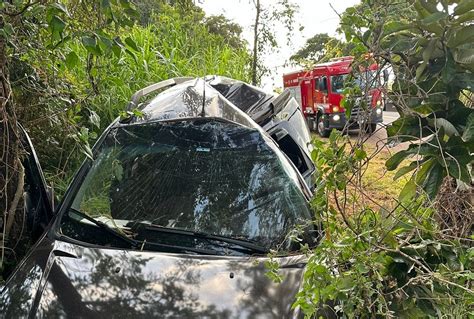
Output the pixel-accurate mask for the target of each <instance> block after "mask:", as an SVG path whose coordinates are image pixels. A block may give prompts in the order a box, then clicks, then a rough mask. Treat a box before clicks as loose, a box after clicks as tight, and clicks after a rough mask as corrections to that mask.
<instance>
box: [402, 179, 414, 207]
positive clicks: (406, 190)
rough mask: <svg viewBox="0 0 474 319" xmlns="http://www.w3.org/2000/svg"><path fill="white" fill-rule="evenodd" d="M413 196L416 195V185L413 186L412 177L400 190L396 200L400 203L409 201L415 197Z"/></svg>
mask: <svg viewBox="0 0 474 319" xmlns="http://www.w3.org/2000/svg"><path fill="white" fill-rule="evenodd" d="M415 194H416V184H415V181H414V178H413V177H412V178H411V179H410V180H409V181H408V182H407V183H406V184H405V186H404V187H403V189H402V190H401V192H400V195H399V196H398V200H399V201H401V202H407V201H410V200H411V199H412V198H413V196H415Z"/></svg>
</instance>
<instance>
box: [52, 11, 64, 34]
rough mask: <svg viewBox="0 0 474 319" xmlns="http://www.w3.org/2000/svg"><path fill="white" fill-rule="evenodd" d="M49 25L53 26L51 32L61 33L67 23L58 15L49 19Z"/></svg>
mask: <svg viewBox="0 0 474 319" xmlns="http://www.w3.org/2000/svg"><path fill="white" fill-rule="evenodd" d="M49 26H50V27H51V33H52V34H53V35H54V34H57V35H61V34H62V33H63V31H64V28H66V23H65V22H64V21H63V20H62V19H61V18H60V17H58V16H53V17H52V18H51V20H50V21H49Z"/></svg>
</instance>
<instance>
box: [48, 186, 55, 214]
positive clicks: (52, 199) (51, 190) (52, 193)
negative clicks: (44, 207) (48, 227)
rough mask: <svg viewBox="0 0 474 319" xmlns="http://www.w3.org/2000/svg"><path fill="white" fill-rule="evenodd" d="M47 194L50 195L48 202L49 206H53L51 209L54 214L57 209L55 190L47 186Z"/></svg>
mask: <svg viewBox="0 0 474 319" xmlns="http://www.w3.org/2000/svg"><path fill="white" fill-rule="evenodd" d="M46 194H47V195H48V201H49V204H50V205H51V209H52V211H53V212H54V210H55V209H56V207H55V203H54V188H53V187H52V186H49V185H48V186H46Z"/></svg>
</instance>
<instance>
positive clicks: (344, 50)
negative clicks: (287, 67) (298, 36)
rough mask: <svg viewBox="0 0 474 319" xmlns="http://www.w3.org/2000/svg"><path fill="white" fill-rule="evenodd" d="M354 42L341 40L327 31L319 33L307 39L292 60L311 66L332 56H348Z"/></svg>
mask: <svg viewBox="0 0 474 319" xmlns="http://www.w3.org/2000/svg"><path fill="white" fill-rule="evenodd" d="M352 47H353V46H352V44H351V43H347V42H343V41H340V40H338V39H336V38H334V37H331V36H329V35H328V34H327V33H318V34H315V35H314V36H313V37H311V38H309V39H308V40H306V43H305V45H304V46H303V47H302V48H301V49H299V50H298V51H297V52H296V53H295V54H294V55H292V56H291V57H290V60H291V61H293V62H296V63H298V64H301V65H304V66H311V65H313V64H315V63H318V62H327V61H329V59H331V58H335V57H341V56H348V55H350V54H351V51H352Z"/></svg>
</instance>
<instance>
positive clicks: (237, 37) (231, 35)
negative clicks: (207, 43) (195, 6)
mask: <svg viewBox="0 0 474 319" xmlns="http://www.w3.org/2000/svg"><path fill="white" fill-rule="evenodd" d="M204 23H205V25H206V27H207V29H208V30H209V32H210V33H212V34H216V35H219V36H221V37H222V38H223V39H224V40H225V41H226V43H227V44H229V45H230V46H231V47H233V48H235V49H242V48H245V44H246V43H245V42H244V41H243V40H242V38H241V35H242V27H241V26H240V25H239V24H237V23H234V22H232V21H230V20H229V19H227V18H226V17H225V16H224V15H222V14H220V15H217V16H215V15H214V16H210V17H207V18H205V19H204Z"/></svg>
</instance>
